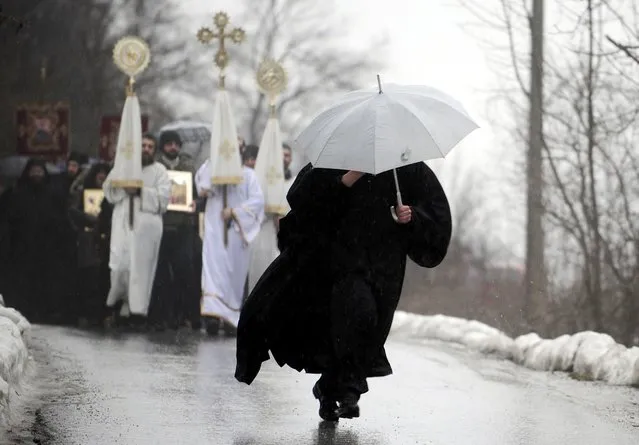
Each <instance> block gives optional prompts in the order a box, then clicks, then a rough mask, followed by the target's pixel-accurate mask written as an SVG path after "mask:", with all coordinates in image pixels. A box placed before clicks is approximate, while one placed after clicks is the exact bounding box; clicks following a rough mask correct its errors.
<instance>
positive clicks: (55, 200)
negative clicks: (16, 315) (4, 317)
mask: <svg viewBox="0 0 639 445" xmlns="http://www.w3.org/2000/svg"><path fill="white" fill-rule="evenodd" d="M34 165H39V166H40V167H42V168H43V169H44V170H45V172H46V167H45V164H44V162H42V161H37V160H30V161H29V162H28V163H27V165H26V167H25V168H24V173H23V175H22V177H21V178H20V180H19V181H18V183H17V185H16V187H15V188H14V189H13V191H12V192H11V194H10V195H9V197H8V199H9V202H8V203H7V204H6V205H7V208H6V210H7V215H6V218H7V223H8V227H9V230H10V234H9V236H10V245H9V253H8V265H7V266H8V267H7V269H8V270H6V271H5V270H3V273H7V275H8V281H9V283H8V284H6V287H7V295H5V298H6V303H7V305H8V306H12V307H15V308H16V309H18V310H20V311H21V312H22V313H23V314H24V315H25V316H26V317H27V318H29V319H30V320H31V321H33V322H34V323H41V322H59V321H60V320H61V319H62V318H63V315H64V313H65V312H66V311H67V310H68V306H69V304H70V301H71V300H72V295H73V274H74V269H73V263H72V259H71V257H72V253H73V249H74V245H73V239H74V238H73V230H72V227H71V223H70V222H69V219H68V218H67V212H66V206H65V202H64V201H63V200H62V198H61V197H60V195H59V194H57V193H56V191H55V190H54V189H53V188H52V186H51V180H50V177H49V175H48V174H46V175H45V178H44V181H43V183H41V184H39V185H36V184H34V183H33V182H32V181H30V179H29V177H28V172H29V170H30V169H31V167H32V166H34Z"/></svg>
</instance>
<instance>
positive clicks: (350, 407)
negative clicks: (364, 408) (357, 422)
mask: <svg viewBox="0 0 639 445" xmlns="http://www.w3.org/2000/svg"><path fill="white" fill-rule="evenodd" d="M358 399H359V397H357V396H353V395H347V396H346V397H344V399H342V400H340V402H339V408H337V411H336V414H337V416H338V417H340V418H342V419H354V418H355V417H359V405H358V404H357V401H358Z"/></svg>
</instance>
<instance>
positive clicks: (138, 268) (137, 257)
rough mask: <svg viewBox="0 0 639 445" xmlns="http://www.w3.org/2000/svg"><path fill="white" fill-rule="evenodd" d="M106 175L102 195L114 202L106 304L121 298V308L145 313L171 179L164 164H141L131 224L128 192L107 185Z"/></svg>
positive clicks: (153, 275) (131, 311)
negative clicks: (141, 184)
mask: <svg viewBox="0 0 639 445" xmlns="http://www.w3.org/2000/svg"><path fill="white" fill-rule="evenodd" d="M110 176H111V175H109V177H107V179H106V181H105V182H104V187H103V189H104V197H105V198H106V199H107V201H109V202H110V203H111V204H114V208H113V218H112V220H111V224H112V226H111V257H110V259H109V268H110V269H111V289H110V291H109V295H108V297H107V306H110V307H112V306H114V305H115V304H116V303H117V302H118V301H120V300H122V301H124V303H125V304H124V307H123V310H124V312H126V311H127V309H128V311H129V312H130V313H132V314H136V315H144V316H146V315H147V311H148V309H149V302H150V300H151V290H152V287H153V280H154V278H155V270H156V268H157V262H158V254H159V250H160V241H161V240H162V215H163V214H164V212H166V207H167V205H168V203H169V195H170V193H171V180H170V179H169V175H168V173H167V172H166V168H165V167H164V166H163V165H162V164H160V163H158V162H155V163H153V164H151V165H148V166H146V167H143V168H142V181H143V182H144V187H143V188H142V191H141V194H140V196H139V197H135V198H134V214H133V217H134V220H133V223H134V227H133V230H131V227H130V225H129V196H128V195H127V194H126V192H125V191H124V190H123V189H120V188H113V187H112V186H111V181H110Z"/></svg>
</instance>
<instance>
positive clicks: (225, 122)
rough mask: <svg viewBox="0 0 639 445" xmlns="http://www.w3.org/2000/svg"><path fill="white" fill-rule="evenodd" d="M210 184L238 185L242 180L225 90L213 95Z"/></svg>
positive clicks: (231, 117) (238, 149) (236, 144)
mask: <svg viewBox="0 0 639 445" xmlns="http://www.w3.org/2000/svg"><path fill="white" fill-rule="evenodd" d="M210 162H211V184H215V185H221V184H239V183H241V182H242V180H243V178H244V173H243V172H242V159H241V157H240V147H239V145H238V137H237V127H236V126H235V116H234V115H233V110H232V107H231V100H230V98H229V94H228V92H227V91H226V90H218V91H217V93H216V95H215V111H214V112H213V125H212V128H211V154H210Z"/></svg>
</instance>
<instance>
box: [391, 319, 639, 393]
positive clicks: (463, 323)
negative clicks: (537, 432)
mask: <svg viewBox="0 0 639 445" xmlns="http://www.w3.org/2000/svg"><path fill="white" fill-rule="evenodd" d="M391 333H393V334H394V335H399V336H409V337H413V338H425V339H432V340H441V341H445V342H453V343H459V344H461V345H464V346H466V347H468V348H469V349H472V350H476V351H480V352H483V353H487V354H496V355H498V356H500V357H503V358H506V359H509V360H512V361H513V362H515V363H517V364H519V365H522V366H525V367H527V368H530V369H534V370H538V371H551V372H552V371H563V372H570V373H572V374H573V375H574V376H575V377H576V378H579V379H584V380H601V381H604V382H607V383H609V384H612V385H639V348H637V347H634V348H626V347H625V346H623V345H620V344H618V343H616V342H615V340H614V339H613V338H612V337H610V336H609V335H607V334H600V333H597V332H591V331H587V332H579V333H577V334H574V335H562V336H561V337H558V338H555V339H543V338H541V337H539V335H537V334H535V333H530V334H526V335H522V336H519V337H517V338H516V339H514V340H513V339H512V338H510V337H508V336H507V335H506V334H504V333H503V332H501V331H499V330H498V329H495V328H493V327H491V326H488V325H486V324H483V323H480V322H478V321H474V320H466V319H463V318H456V317H448V316H445V315H418V314H410V313H407V312H401V311H398V312H396V313H395V319H394V321H393V326H392V328H391Z"/></svg>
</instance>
